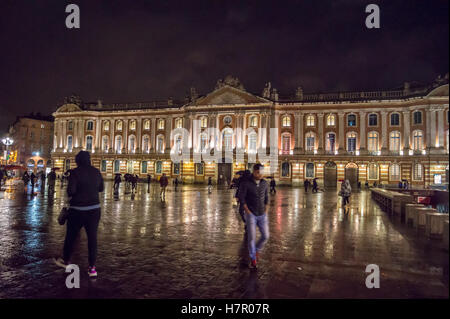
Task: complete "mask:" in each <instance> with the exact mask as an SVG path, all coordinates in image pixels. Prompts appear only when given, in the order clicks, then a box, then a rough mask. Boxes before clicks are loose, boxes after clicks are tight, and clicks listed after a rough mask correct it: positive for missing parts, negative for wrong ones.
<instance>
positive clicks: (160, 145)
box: [156, 135, 164, 153]
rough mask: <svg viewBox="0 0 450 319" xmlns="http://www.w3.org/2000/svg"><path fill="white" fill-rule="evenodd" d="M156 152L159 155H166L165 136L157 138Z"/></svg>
mask: <svg viewBox="0 0 450 319" xmlns="http://www.w3.org/2000/svg"><path fill="white" fill-rule="evenodd" d="M156 151H157V152H158V153H164V136H163V135H158V137H157V138H156Z"/></svg>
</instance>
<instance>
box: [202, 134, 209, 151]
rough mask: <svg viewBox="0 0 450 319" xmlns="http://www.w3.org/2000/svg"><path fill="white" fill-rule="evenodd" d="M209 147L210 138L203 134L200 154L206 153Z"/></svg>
mask: <svg viewBox="0 0 450 319" xmlns="http://www.w3.org/2000/svg"><path fill="white" fill-rule="evenodd" d="M207 147H208V136H207V135H206V134H205V133H203V134H200V152H202V153H203V152H205V151H206V148H207Z"/></svg>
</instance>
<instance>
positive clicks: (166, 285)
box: [0, 183, 449, 298]
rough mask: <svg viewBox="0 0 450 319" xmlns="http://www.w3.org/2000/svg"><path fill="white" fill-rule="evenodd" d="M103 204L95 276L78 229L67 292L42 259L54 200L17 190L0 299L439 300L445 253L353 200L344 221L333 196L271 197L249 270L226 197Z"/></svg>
mask: <svg viewBox="0 0 450 319" xmlns="http://www.w3.org/2000/svg"><path fill="white" fill-rule="evenodd" d="M106 186H107V189H106V191H105V193H103V194H102V195H101V202H102V219H101V222H100V226H99V236H98V237H99V254H98V262H97V269H98V272H99V277H98V279H96V280H95V281H93V280H89V278H88V276H87V274H86V271H85V270H87V242H86V235H85V233H84V231H82V233H81V236H80V239H79V242H78V244H77V247H76V250H75V254H74V256H73V259H72V262H73V263H76V264H78V265H79V266H80V269H81V287H80V288H79V289H67V288H66V286H65V278H66V274H65V273H64V270H63V269H60V268H57V267H56V266H55V265H54V263H53V261H52V258H53V257H54V256H55V255H58V254H60V253H61V250H62V243H63V240H64V234H65V227H62V226H60V225H59V224H58V223H57V220H56V219H57V216H58V213H59V211H60V209H61V207H62V205H63V202H64V198H63V197H64V196H63V194H64V191H63V189H61V188H60V187H59V185H58V184H57V187H56V193H55V195H54V196H52V197H48V196H47V194H41V193H40V192H38V194H37V195H35V196H30V195H24V194H23V193H22V192H20V191H15V192H6V193H4V195H3V197H4V198H3V199H0V234H1V241H0V298H448V296H449V290H448V288H449V287H448V262H449V256H448V252H445V251H443V250H442V248H441V247H440V244H439V242H433V241H430V240H428V239H426V238H425V236H424V235H421V234H418V233H417V231H415V230H413V229H411V228H408V227H406V226H405V225H403V224H401V223H400V222H399V221H394V220H391V219H390V218H389V217H388V216H387V215H386V214H385V213H384V212H382V211H381V210H380V209H379V208H378V206H377V205H376V204H375V203H374V202H373V201H372V200H371V199H370V192H367V191H362V192H361V193H355V194H354V195H353V197H352V200H351V203H350V207H351V208H350V211H349V213H348V214H344V212H343V211H342V209H341V208H340V200H339V197H338V196H337V191H330V192H326V193H318V194H311V193H308V194H305V193H304V191H303V190H302V189H299V188H279V189H278V192H277V194H276V195H271V199H270V206H271V209H270V216H269V223H270V225H269V228H270V235H271V237H270V239H269V241H268V243H267V245H266V247H265V250H264V251H263V252H262V253H261V260H260V263H259V268H258V270H257V271H254V270H250V269H249V268H248V266H247V263H248V257H247V246H246V241H245V237H244V231H243V223H242V221H241V220H240V218H239V215H238V214H237V212H236V207H233V201H232V199H233V191H232V190H228V189H225V188H223V189H218V190H217V189H216V190H213V192H212V194H208V191H207V188H206V187H204V186H197V185H185V186H183V187H179V189H178V191H176V192H175V191H174V189H173V187H170V189H169V191H168V193H167V196H166V201H165V202H161V200H160V199H159V193H158V192H159V187H158V186H157V185H152V187H151V190H150V193H147V186H146V185H144V184H140V185H139V188H138V191H137V193H136V196H135V197H134V199H132V198H131V195H129V194H127V195H124V194H123V188H122V189H121V192H120V197H119V200H115V199H114V196H113V190H112V183H107V185H106ZM368 264H377V265H378V266H379V267H380V270H381V280H380V286H381V287H380V288H379V289H368V288H366V286H365V279H366V276H367V275H368V274H367V273H365V269H366V266H367V265H368Z"/></svg>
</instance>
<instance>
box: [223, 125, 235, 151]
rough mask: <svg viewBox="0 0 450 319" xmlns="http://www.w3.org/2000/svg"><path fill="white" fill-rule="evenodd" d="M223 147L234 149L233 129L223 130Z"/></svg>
mask: <svg viewBox="0 0 450 319" xmlns="http://www.w3.org/2000/svg"><path fill="white" fill-rule="evenodd" d="M222 147H223V149H224V150H226V151H231V150H233V131H232V130H231V129H226V130H225V131H224V132H223V145H222Z"/></svg>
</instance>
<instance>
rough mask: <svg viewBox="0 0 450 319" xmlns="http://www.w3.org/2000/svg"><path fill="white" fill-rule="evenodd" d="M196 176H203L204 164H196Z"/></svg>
mask: <svg viewBox="0 0 450 319" xmlns="http://www.w3.org/2000/svg"><path fill="white" fill-rule="evenodd" d="M195 174H196V175H198V176H202V175H203V163H196V164H195Z"/></svg>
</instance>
